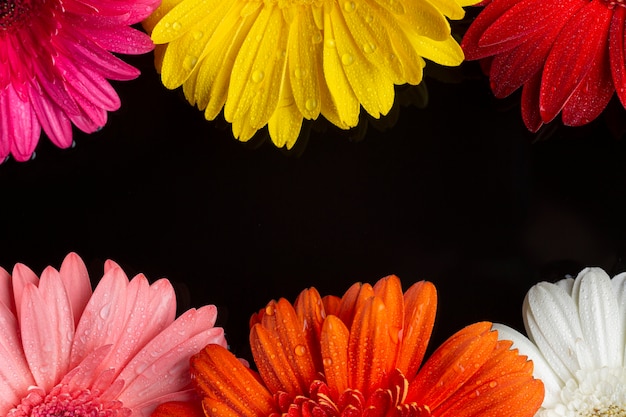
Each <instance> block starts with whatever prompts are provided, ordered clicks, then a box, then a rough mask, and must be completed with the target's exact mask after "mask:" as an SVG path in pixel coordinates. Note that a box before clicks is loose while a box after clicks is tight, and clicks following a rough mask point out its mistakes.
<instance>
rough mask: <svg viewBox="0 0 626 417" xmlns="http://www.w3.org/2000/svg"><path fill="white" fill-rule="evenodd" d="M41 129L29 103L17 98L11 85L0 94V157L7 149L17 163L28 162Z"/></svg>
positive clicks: (4, 154)
mask: <svg viewBox="0 0 626 417" xmlns="http://www.w3.org/2000/svg"><path fill="white" fill-rule="evenodd" d="M40 134H41V127H40V126H39V122H38V121H37V116H36V115H35V111H34V110H33V108H32V106H31V105H30V102H28V101H24V100H22V99H21V98H20V97H18V94H17V92H16V90H15V89H14V88H13V85H12V84H9V85H8V86H6V87H5V88H4V90H3V92H2V93H1V94H0V157H2V158H3V159H4V157H6V155H7V152H6V150H7V148H8V149H9V150H10V152H11V154H12V155H13V157H14V158H15V159H16V160H17V161H28V159H30V157H31V155H32V154H33V152H34V151H35V147H36V146H37V142H39V136H40Z"/></svg>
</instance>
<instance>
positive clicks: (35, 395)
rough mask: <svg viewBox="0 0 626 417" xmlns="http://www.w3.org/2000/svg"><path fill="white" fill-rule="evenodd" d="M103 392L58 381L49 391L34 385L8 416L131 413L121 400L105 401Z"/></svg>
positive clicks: (99, 416)
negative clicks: (101, 396) (70, 387)
mask: <svg viewBox="0 0 626 417" xmlns="http://www.w3.org/2000/svg"><path fill="white" fill-rule="evenodd" d="M99 394H100V393H98V392H92V391H90V390H88V389H79V390H73V391H71V390H70V389H69V387H68V386H66V385H57V386H56V387H54V388H53V389H52V391H51V392H50V393H49V394H47V395H45V393H44V391H43V389H41V388H38V387H34V388H32V389H31V390H30V392H29V393H28V395H27V396H26V397H25V398H23V399H22V402H21V404H20V405H18V406H17V407H16V408H14V409H13V410H11V411H9V413H8V414H7V416H6V417H129V416H130V415H131V410H130V409H128V408H125V407H124V406H123V405H122V403H121V402H120V401H115V400H109V401H105V400H102V398H100V395H99Z"/></svg>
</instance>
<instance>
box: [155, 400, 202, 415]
mask: <svg viewBox="0 0 626 417" xmlns="http://www.w3.org/2000/svg"><path fill="white" fill-rule="evenodd" d="M150 417H204V412H203V411H202V404H200V401H189V402H182V401H170V402H168V403H164V404H161V405H159V406H158V407H157V408H156V409H155V410H154V411H153V412H152V415H151V416H150Z"/></svg>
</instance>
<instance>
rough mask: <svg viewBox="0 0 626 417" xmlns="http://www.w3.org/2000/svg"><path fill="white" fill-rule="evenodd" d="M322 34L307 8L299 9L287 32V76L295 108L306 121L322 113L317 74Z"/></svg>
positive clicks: (319, 70) (320, 69)
mask: <svg viewBox="0 0 626 417" xmlns="http://www.w3.org/2000/svg"><path fill="white" fill-rule="evenodd" d="M322 41H323V37H322V33H321V31H320V30H319V29H318V28H317V27H316V26H315V22H314V20H313V13H312V11H311V8H310V7H307V6H300V7H299V10H298V13H296V14H295V16H294V20H293V22H291V28H290V30H289V41H288V43H287V56H288V58H287V59H288V72H289V76H288V77H287V78H289V80H290V83H291V89H292V91H293V97H294V99H295V104H296V105H297V106H298V109H299V110H300V113H301V114H302V116H304V117H305V118H307V119H316V118H317V117H318V116H319V114H320V111H321V105H322V101H321V97H320V86H319V78H318V76H319V73H320V72H321V71H322V70H323V66H322V45H323V44H322Z"/></svg>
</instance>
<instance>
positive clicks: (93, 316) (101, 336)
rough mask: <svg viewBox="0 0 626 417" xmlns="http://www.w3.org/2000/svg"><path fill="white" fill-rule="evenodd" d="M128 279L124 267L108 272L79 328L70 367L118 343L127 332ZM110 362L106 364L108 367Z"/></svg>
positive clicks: (89, 304) (85, 311)
mask: <svg viewBox="0 0 626 417" xmlns="http://www.w3.org/2000/svg"><path fill="white" fill-rule="evenodd" d="M127 286H128V278H126V275H125V274H124V272H123V271H122V270H121V269H120V268H115V269H112V270H110V271H109V272H107V273H105V274H104V276H103V277H102V279H101V280H100V283H99V284H98V286H97V287H96V289H95V291H94V292H93V295H92V296H91V298H90V299H89V302H88V303H87V305H86V306H85V310H84V311H83V314H82V316H81V318H80V320H79V322H78V325H77V326H76V337H75V338H74V344H73V346H72V354H71V361H70V366H71V367H74V366H76V365H78V363H80V362H81V361H82V360H83V359H85V358H86V357H87V356H88V355H89V353H90V352H92V351H93V350H95V349H97V348H98V347H100V346H104V345H108V344H114V343H115V341H116V340H117V339H118V338H119V335H120V333H121V332H123V331H124V328H123V325H124V322H125V321H126V318H125V317H124V314H123V313H122V312H123V311H124V309H125V308H126V287H127ZM107 365H108V364H107V363H103V364H102V366H103V367H104V368H106V367H107Z"/></svg>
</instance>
